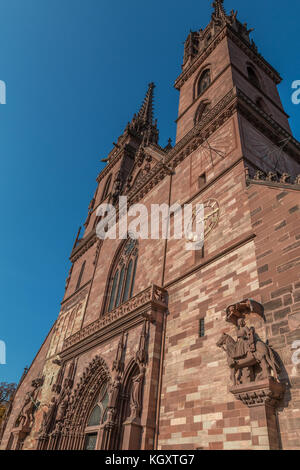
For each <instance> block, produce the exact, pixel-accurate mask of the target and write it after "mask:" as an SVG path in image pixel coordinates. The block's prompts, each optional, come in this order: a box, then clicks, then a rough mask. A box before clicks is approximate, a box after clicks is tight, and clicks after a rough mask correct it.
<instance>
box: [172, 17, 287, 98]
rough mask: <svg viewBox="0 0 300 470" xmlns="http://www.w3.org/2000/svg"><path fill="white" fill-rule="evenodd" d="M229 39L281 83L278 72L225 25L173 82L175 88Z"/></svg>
mask: <svg viewBox="0 0 300 470" xmlns="http://www.w3.org/2000/svg"><path fill="white" fill-rule="evenodd" d="M225 37H228V38H230V39H231V40H232V41H233V42H234V43H235V44H237V45H238V46H239V47H240V48H241V49H242V50H243V52H245V54H247V55H248V57H249V58H250V59H251V60H252V61H253V62H254V63H256V64H257V65H258V66H259V67H261V68H262V69H263V70H264V71H265V72H266V73H267V74H268V75H269V76H270V77H271V78H272V80H273V81H274V82H275V83H276V84H279V83H280V82H281V80H282V79H281V77H280V75H279V74H278V72H277V71H276V70H275V69H274V68H273V67H272V66H271V65H270V64H269V63H268V62H267V61H266V60H265V59H264V58H263V56H262V55H261V54H259V53H258V52H257V51H255V50H254V49H253V47H252V46H251V43H250V44H248V43H247V42H246V41H245V40H244V39H242V38H241V37H240V36H239V35H238V34H237V33H236V32H235V31H234V29H233V28H232V27H231V26H230V25H228V24H227V25H225V26H224V28H223V29H222V30H221V31H220V32H219V34H218V35H217V36H216V38H215V39H214V40H213V41H212V42H211V43H210V45H209V46H208V47H207V48H206V49H205V50H204V51H203V52H202V54H200V55H198V56H196V57H195V58H194V60H193V61H192V63H191V64H190V66H189V67H188V68H187V69H185V70H184V71H183V72H182V73H181V75H180V76H179V77H178V78H177V79H176V81H175V84H174V86H175V88H176V89H177V90H180V88H181V87H182V85H183V84H184V83H185V82H186V81H187V80H188V79H189V78H190V77H191V76H192V75H193V73H194V72H195V71H196V70H197V69H198V68H199V67H200V66H201V64H203V62H205V60H206V59H207V58H208V57H209V56H210V54H211V53H212V52H213V51H214V50H215V49H216V47H217V46H218V45H219V44H220V42H221V41H222V40H223V39H224V38H225Z"/></svg>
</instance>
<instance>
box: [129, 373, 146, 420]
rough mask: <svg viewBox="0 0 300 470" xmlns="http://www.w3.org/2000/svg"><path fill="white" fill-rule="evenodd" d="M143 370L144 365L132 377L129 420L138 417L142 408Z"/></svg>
mask: <svg viewBox="0 0 300 470" xmlns="http://www.w3.org/2000/svg"><path fill="white" fill-rule="evenodd" d="M145 372H146V367H144V366H141V367H140V370H139V373H138V374H137V375H136V376H135V377H133V379H132V389H131V396H130V417H129V420H130V421H133V420H135V419H136V418H139V417H140V412H141V409H142V388H143V383H144V377H145Z"/></svg>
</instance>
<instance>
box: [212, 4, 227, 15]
mask: <svg viewBox="0 0 300 470" xmlns="http://www.w3.org/2000/svg"><path fill="white" fill-rule="evenodd" d="M223 3H224V0H215V1H214V2H213V4H212V6H213V8H214V9H215V11H214V12H213V16H214V17H215V18H218V19H225V18H226V12H225V9H224V6H223Z"/></svg>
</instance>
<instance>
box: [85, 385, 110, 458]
mask: <svg viewBox="0 0 300 470" xmlns="http://www.w3.org/2000/svg"><path fill="white" fill-rule="evenodd" d="M108 401H109V396H108V382H104V383H103V384H102V386H101V388H100V391H99V394H98V395H97V398H96V400H95V402H94V404H93V407H92V409H91V412H90V415H89V419H88V421H87V425H86V428H85V442H84V449H85V450H95V449H97V448H99V438H100V434H101V426H102V424H103V423H105V421H106V419H107V406H108Z"/></svg>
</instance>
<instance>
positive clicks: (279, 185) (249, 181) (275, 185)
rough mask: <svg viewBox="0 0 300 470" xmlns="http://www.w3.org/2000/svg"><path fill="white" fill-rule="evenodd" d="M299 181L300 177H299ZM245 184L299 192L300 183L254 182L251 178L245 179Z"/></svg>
mask: <svg viewBox="0 0 300 470" xmlns="http://www.w3.org/2000/svg"><path fill="white" fill-rule="evenodd" d="M299 181H300V177H299ZM246 183H247V185H248V186H250V185H251V184H257V185H259V186H268V187H269V188H274V189H283V190H285V191H300V182H299V184H297V183H294V184H290V183H281V182H279V181H268V180H255V179H253V178H247V179H246Z"/></svg>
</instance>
